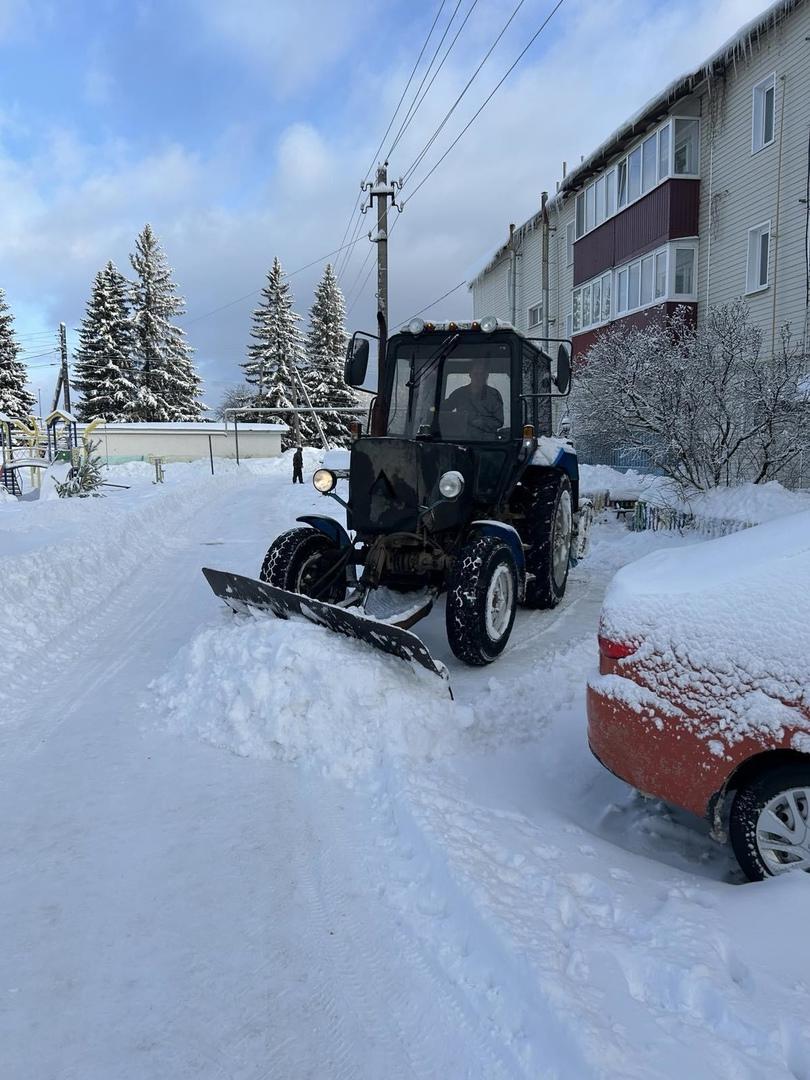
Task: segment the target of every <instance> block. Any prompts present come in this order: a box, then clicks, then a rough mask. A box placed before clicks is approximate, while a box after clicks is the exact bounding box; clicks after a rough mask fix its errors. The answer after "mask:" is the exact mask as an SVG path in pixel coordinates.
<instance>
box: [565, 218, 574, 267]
mask: <svg viewBox="0 0 810 1080" xmlns="http://www.w3.org/2000/svg"><path fill="white" fill-rule="evenodd" d="M565 265H566V266H573V265H574V222H573V221H569V222H568V224H567V225H566V226H565Z"/></svg>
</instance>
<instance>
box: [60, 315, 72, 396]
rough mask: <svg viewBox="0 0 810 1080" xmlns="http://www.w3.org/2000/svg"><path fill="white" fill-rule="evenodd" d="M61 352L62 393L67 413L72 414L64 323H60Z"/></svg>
mask: <svg viewBox="0 0 810 1080" xmlns="http://www.w3.org/2000/svg"><path fill="white" fill-rule="evenodd" d="M59 351H60V352H61V354H62V375H61V378H62V392H63V394H64V400H65V412H70V379H69V377H68V351H67V330H66V328H65V324H64V323H63V322H60V323H59Z"/></svg>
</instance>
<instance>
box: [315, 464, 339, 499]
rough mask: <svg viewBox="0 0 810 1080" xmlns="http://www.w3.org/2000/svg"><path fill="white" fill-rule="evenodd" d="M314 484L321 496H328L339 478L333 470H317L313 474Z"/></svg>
mask: <svg viewBox="0 0 810 1080" xmlns="http://www.w3.org/2000/svg"><path fill="white" fill-rule="evenodd" d="M312 483H313V484H314V485H315V490H316V491H320V493H321V495H328V494H329V492H330V491H332V490H333V488H334V486H335V484H336V483H337V477H336V476H335V474H334V473H333V472H332V470H331V469H316V470H315V472H314V473H313V474H312Z"/></svg>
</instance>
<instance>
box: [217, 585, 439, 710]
mask: <svg viewBox="0 0 810 1080" xmlns="http://www.w3.org/2000/svg"><path fill="white" fill-rule="evenodd" d="M203 574H204V575H205V579H206V581H207V582H208V584H209V585H210V586H211V588H212V589H213V591H214V593H215V594H216V595H217V596H218V597H219V598H220V599H221V600H224V601H225V603H226V604H227V605H228V606H229V607H230V608H232V609H233V610H234V611H236V612H245V611H271V612H272V613H273V614H274V615H277V616H278V617H279V618H280V619H286V618H288V616H290V615H303V616H304V618H306V619H309V620H310V622H314V623H317V624H318V625H319V626H325V627H326V628H327V629H329V630H334V631H335V632H336V633H338V634H344V635H345V636H346V637H351V638H355V639H356V640H358V641H363V642H365V643H366V644H367V645H372V646H373V647H374V648H375V649H379V650H380V651H381V652H386V653H389V654H390V655H391V656H396V657H399V659H400V660H407V661H410V662H411V663H414V664H419V665H420V666H421V667H423V668H425V669H426V670H427V671H430V672H432V673H433V674H434V675H438V676H439V678H440V679H442V680H443V681H444V682H445V683H446V684H447V689H448V691H449V692H450V696H451V697H452V694H453V691H452V690H451V689H450V680H449V675H448V671H447V668H446V667H445V666H444V664H442V663H441V661H438V660H434V659H433V657H432V656H431V655H430V653H429V652H428V650H427V649H426V648H425V646H424V645H423V643H422V642H421V641H420V640H419V638H418V637H417V636H416V634H412V633H411V632H410V631H409V630H406V629H404V628H403V627H401V626H395V625H392V623H390V622H386V621H383V620H381V619H375V618H372V617H370V616H368V615H365V614H363V612H362V611H360V610H357V609H351V608H345V607H339V606H338V605H336V604H325V603H324V602H323V601H322V600H313V599H311V598H310V597H308V596H302V595H301V594H300V593H294V592H288V591H287V590H286V589H278V588H276V587H275V586H274V585H268V584H267V582H266V581H257V580H256V579H255V578H249V577H243V576H242V575H241V574H232V573H229V572H228V571H226V570H211V569H209V568H208V567H203Z"/></svg>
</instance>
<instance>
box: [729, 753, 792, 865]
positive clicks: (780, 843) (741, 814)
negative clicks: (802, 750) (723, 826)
mask: <svg viewBox="0 0 810 1080" xmlns="http://www.w3.org/2000/svg"><path fill="white" fill-rule="evenodd" d="M729 838H730V839H731V846H732V848H733V849H734V854H735V855H736V857H737V862H738V863H739V864H740V866H741V867H742V870H743V872H744V873H745V874H746V876H747V877H748V878H749V879H750V880H751V881H761V880H762V879H763V878H767V877H773V876H775V875H777V874H783V873H786V872H789V871H793V870H805V871H810V760H809V761H808V762H807V763H803V762H798V761H791V762H788V763H786V764H784V765H776V766H774V767H772V768H770V769H765V770H764V771H763V772H761V773H759V775H758V776H756V777H755V778H754V779H753V780H752V781H750V782H749V783H747V784H746V785H745V786H744V787H741V788H740V789H739V790H738V791H737V793H736V795H735V796H734V801H733V802H732V804H731V814H730V819H729Z"/></svg>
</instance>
